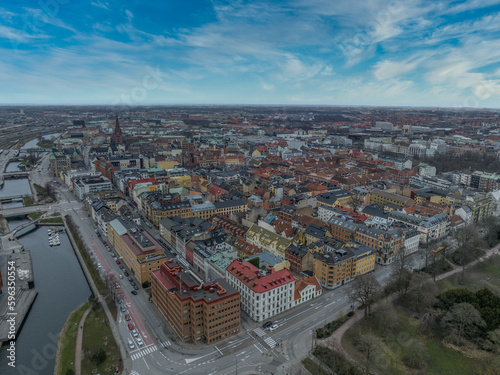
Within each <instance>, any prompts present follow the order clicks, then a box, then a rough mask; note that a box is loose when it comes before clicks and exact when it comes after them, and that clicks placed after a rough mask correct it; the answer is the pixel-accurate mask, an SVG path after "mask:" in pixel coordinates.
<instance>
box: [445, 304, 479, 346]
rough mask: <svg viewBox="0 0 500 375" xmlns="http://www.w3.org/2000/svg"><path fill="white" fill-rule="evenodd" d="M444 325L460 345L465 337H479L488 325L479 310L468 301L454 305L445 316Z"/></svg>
mask: <svg viewBox="0 0 500 375" xmlns="http://www.w3.org/2000/svg"><path fill="white" fill-rule="evenodd" d="M442 325H443V327H444V328H445V329H448V330H449V331H450V332H451V333H452V335H453V336H454V337H455V339H456V343H457V345H460V344H461V343H462V339H464V338H466V339H475V338H477V337H478V336H479V334H480V333H481V332H482V330H483V328H484V327H486V323H485V321H484V320H483V318H481V314H480V313H479V311H477V309H476V308H475V307H474V306H472V305H471V304H470V303H466V302H463V303H458V304H456V305H454V306H453V307H452V308H451V309H450V311H449V312H447V313H446V315H445V316H444V317H443V319H442Z"/></svg>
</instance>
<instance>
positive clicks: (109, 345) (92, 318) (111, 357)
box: [82, 307, 121, 375]
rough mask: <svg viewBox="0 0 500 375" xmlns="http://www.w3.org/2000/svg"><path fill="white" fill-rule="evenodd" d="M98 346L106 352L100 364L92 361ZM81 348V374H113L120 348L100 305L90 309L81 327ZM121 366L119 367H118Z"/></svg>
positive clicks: (118, 362)
mask: <svg viewBox="0 0 500 375" xmlns="http://www.w3.org/2000/svg"><path fill="white" fill-rule="evenodd" d="M99 348H102V349H103V350H104V352H105V353H106V360H105V361H104V362H103V363H101V364H100V365H96V364H95V363H94V362H92V360H91V359H92V356H93V354H94V353H96V352H97V351H98V350H99ZM82 350H83V352H84V353H85V358H84V359H83V360H82V374H97V373H98V374H101V375H105V374H110V375H111V374H114V373H115V366H120V364H121V362H120V358H121V357H120V350H119V348H118V346H117V345H116V342H115V339H114V337H113V334H112V333H111V328H110V327H109V323H108V319H107V318H106V314H105V313H104V310H103V309H102V307H100V308H99V309H98V310H91V311H90V313H89V315H88V316H87V319H86V320H85V326H84V327H83V342H82ZM120 368H121V367H120Z"/></svg>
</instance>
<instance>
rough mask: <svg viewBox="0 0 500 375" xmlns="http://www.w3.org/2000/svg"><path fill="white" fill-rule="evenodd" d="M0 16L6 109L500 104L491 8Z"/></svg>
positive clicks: (315, 6)
mask: <svg viewBox="0 0 500 375" xmlns="http://www.w3.org/2000/svg"><path fill="white" fill-rule="evenodd" d="M29 3H31V5H19V4H16V3H15V2H12V1H8V2H6V3H4V4H3V5H2V6H1V7H0V49H1V51H2V56H3V59H2V62H1V63H0V77H1V79H2V82H3V83H4V88H5V89H4V90H2V92H1V94H0V102H1V103H2V104H25V103H26V104H42V105H43V104H115V105H116V104H118V105H119V104H122V105H148V104H263V105H266V104H285V105H302V104H304V105H346V106H348V105H364V106H371V105H373V106H410V105H412V106H433V107H436V106H442V107H458V108H462V107H472V108H484V107H490V108H498V99H499V97H500V84H499V79H500V64H499V62H500V52H498V51H500V49H499V48H498V47H499V46H500V39H499V38H498V34H499V31H500V22H498V21H499V20H500V13H499V11H500V7H499V2H498V1H459V2H451V1H439V2H437V3H435V2H429V1H408V2H397V1H389V2H388V1H365V2H363V4H357V5H356V7H353V6H352V3H351V2H348V1H337V2H335V3H332V4H330V2H329V1H323V0H312V1H305V0H295V1H272V2H269V1H266V2H265V1H254V2H246V1H219V0H212V1H196V2H195V3H196V4H195V6H193V4H180V3H178V4H161V5H160V4H158V3H139V2H132V1H127V2H126V3H123V2H118V1H102V0H93V1H89V2H85V3H83V2H76V1H68V0H51V1H47V2H43V1H40V2H35V1H31V2H29Z"/></svg>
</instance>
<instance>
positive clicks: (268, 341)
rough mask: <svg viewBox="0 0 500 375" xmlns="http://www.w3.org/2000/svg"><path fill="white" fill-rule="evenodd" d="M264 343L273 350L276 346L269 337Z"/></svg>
mask: <svg viewBox="0 0 500 375" xmlns="http://www.w3.org/2000/svg"><path fill="white" fill-rule="evenodd" d="M264 341H265V343H266V344H267V345H269V347H270V348H274V347H275V346H276V341H274V340H273V339H272V338H271V337H268V338H266V339H265V340H264Z"/></svg>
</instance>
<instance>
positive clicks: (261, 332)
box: [253, 328, 266, 337]
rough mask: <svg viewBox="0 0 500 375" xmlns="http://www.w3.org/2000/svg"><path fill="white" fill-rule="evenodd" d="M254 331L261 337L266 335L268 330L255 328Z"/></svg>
mask: <svg viewBox="0 0 500 375" xmlns="http://www.w3.org/2000/svg"><path fill="white" fill-rule="evenodd" d="M253 331H254V332H255V334H256V335H257V336H259V337H262V336H265V335H266V332H265V331H264V330H263V329H262V328H255V329H254V330H253Z"/></svg>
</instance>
